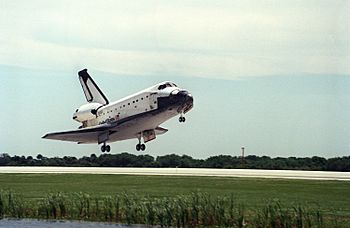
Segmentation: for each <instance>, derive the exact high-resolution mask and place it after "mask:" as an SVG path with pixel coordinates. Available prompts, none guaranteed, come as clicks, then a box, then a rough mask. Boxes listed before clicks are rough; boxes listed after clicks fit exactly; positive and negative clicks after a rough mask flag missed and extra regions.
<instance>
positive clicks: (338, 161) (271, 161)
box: [0, 153, 350, 172]
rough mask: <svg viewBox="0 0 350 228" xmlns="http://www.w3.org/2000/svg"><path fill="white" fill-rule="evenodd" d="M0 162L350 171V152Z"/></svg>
mask: <svg viewBox="0 0 350 228" xmlns="http://www.w3.org/2000/svg"><path fill="white" fill-rule="evenodd" d="M0 166H94V167H163V168H165V167H173V168H175V167H178V168H225V169H239V168H246V169H292V170H321V171H344V172H349V171H350V156H344V157H335V158H328V159H327V158H323V157H317V156H313V157H303V158H297V157H288V158H283V157H276V158H271V157H268V156H255V155H249V156H246V157H245V158H244V159H242V158H241V157H239V156H230V155H218V156H212V157H209V158H207V159H195V158H192V157H191V156H188V155H182V156H180V155H176V154H170V155H164V156H157V157H156V158H154V157H153V156H151V155H134V154H129V153H121V154H101V155H100V156H96V154H91V155H90V156H84V157H81V158H76V157H73V156H64V157H62V158H60V157H52V158H48V157H44V156H43V155H41V154H38V155H37V156H36V157H32V156H27V157H25V156H17V155H15V156H10V155H8V154H6V153H3V154H0Z"/></svg>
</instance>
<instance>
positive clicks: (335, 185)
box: [0, 174, 350, 215]
mask: <svg viewBox="0 0 350 228" xmlns="http://www.w3.org/2000/svg"><path fill="white" fill-rule="evenodd" d="M0 189H3V190H8V189H10V190H11V191H12V192H14V193H16V194H17V193H18V194H21V195H23V197H24V198H25V199H38V198H43V197H44V196H45V195H46V194H47V193H55V192H65V193H73V192H86V193H88V194H90V195H92V196H97V195H98V196H107V195H113V194H116V193H121V192H128V193H135V194H137V195H139V196H149V197H152V198H153V197H155V198H159V197H173V196H176V195H186V194H191V193H193V192H205V193H208V194H209V195H213V196H225V195H231V194H233V195H234V196H235V198H236V199H237V200H239V201H240V202H242V203H244V204H245V205H246V206H247V207H255V206H264V205H265V202H266V200H271V199H278V200H280V201H281V202H283V203H284V204H291V205H292V204H297V203H300V204H302V205H308V206H315V207H316V206H320V207H321V208H322V209H324V210H336V211H339V212H341V213H344V214H347V215H350V183H349V182H343V181H315V180H287V179H257V178H231V177H230V178H226V177H178V176H132V175H90V174H0Z"/></svg>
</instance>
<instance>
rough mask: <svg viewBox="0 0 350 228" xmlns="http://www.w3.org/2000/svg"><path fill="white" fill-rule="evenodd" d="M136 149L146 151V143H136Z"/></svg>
mask: <svg viewBox="0 0 350 228" xmlns="http://www.w3.org/2000/svg"><path fill="white" fill-rule="evenodd" d="M136 150H137V151H140V150H142V151H144V150H146V145H145V144H141V143H139V144H136Z"/></svg>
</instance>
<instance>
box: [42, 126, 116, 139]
mask: <svg viewBox="0 0 350 228" xmlns="http://www.w3.org/2000/svg"><path fill="white" fill-rule="evenodd" d="M111 128H113V126H105V125H103V126H97V127H89V128H83V129H77V130H71V131H60V132H53V133H48V134H46V135H44V136H43V137H42V138H43V139H54V140H61V141H70V142H77V143H96V142H97V140H98V137H99V135H101V134H103V133H105V132H108V131H109V130H111Z"/></svg>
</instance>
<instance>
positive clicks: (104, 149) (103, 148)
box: [101, 145, 106, 153]
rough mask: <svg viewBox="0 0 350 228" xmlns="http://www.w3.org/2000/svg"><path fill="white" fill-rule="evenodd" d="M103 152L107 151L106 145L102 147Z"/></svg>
mask: <svg viewBox="0 0 350 228" xmlns="http://www.w3.org/2000/svg"><path fill="white" fill-rule="evenodd" d="M101 151H102V153H103V152H105V151H106V147H105V145H103V146H101Z"/></svg>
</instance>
